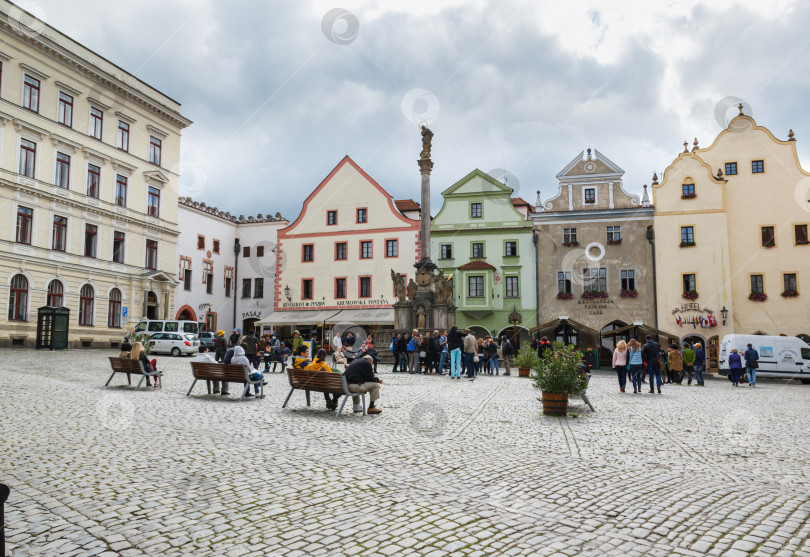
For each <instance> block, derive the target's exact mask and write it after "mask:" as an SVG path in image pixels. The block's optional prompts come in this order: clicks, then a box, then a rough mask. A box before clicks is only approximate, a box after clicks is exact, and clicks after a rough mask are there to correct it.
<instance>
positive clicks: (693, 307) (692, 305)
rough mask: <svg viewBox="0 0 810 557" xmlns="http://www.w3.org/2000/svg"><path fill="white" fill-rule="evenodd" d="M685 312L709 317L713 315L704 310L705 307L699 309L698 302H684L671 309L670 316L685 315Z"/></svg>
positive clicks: (710, 311) (711, 312)
mask: <svg viewBox="0 0 810 557" xmlns="http://www.w3.org/2000/svg"><path fill="white" fill-rule="evenodd" d="M687 312H695V313H708V314H709V315H713V314H714V312H713V311H712V310H710V309H706V308H705V307H704V308H702V307H700V304H699V303H698V302H686V303H683V304H681V305H680V306H678V307H676V308H675V309H673V310H672V315H675V314H676V313H687Z"/></svg>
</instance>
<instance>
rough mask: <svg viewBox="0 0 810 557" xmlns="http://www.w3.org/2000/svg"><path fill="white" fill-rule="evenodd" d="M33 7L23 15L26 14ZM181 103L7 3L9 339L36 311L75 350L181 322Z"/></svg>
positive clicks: (4, 272) (0, 66)
mask: <svg viewBox="0 0 810 557" xmlns="http://www.w3.org/2000/svg"><path fill="white" fill-rule="evenodd" d="M23 16H24V17H23ZM190 123H191V122H190V120H188V119H186V118H185V117H183V116H182V115H181V114H180V104H179V103H178V102H177V101H174V100H173V99H171V98H169V97H167V96H166V95H164V94H163V93H161V92H159V91H157V90H156V89H154V88H153V87H150V86H149V85H147V84H145V83H143V82H142V81H140V80H139V79H137V78H136V77H135V76H133V75H131V74H129V73H127V72H126V71H125V70H123V69H121V68H119V67H118V66H116V65H114V64H113V63H111V62H109V61H108V60H106V59H104V58H103V57H101V56H99V55H98V54H96V53H94V52H93V51H91V50H89V49H87V48H85V47H84V46H82V45H80V44H79V43H77V42H75V41H73V40H72V39H70V38H69V37H67V36H65V35H63V34H62V33H60V32H59V31H57V30H55V29H53V28H52V27H50V26H48V25H47V24H45V23H44V22H41V21H39V20H37V19H36V18H34V17H33V16H30V15H29V14H24V13H23V12H21V10H20V9H19V8H18V7H16V6H14V5H13V4H11V3H9V2H7V1H5V0H0V346H7V345H15V346H33V344H34V340H35V338H36V330H35V329H36V321H37V309H38V308H40V307H43V306H46V305H47V306H63V307H66V308H68V309H69V310H70V321H69V340H70V346H74V347H76V346H85V347H89V346H93V347H110V346H111V345H116V346H117V343H119V342H120V340H121V338H122V336H123V334H124V332H125V331H126V329H127V327H128V324H129V323H131V322H132V321H137V320H138V319H140V318H141V317H146V316H149V317H153V318H163V317H174V314H173V304H174V301H173V298H174V286H175V285H176V284H177V280H176V278H175V277H176V273H177V271H176V268H177V263H176V262H177V248H176V244H177V235H178V230H177V184H178V166H179V156H180V132H181V130H182V129H183V128H185V127H186V126H188V125H189V124H190Z"/></svg>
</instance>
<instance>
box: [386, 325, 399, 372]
mask: <svg viewBox="0 0 810 557" xmlns="http://www.w3.org/2000/svg"><path fill="white" fill-rule="evenodd" d="M397 343H399V333H394V336H393V338H392V339H391V346H389V347H388V349H389V350H390V351H391V355H392V356H393V357H394V367H393V369H391V373H396V372H397V369H398V368H399V354H398V353H397Z"/></svg>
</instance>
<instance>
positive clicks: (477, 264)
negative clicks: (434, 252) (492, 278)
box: [458, 259, 495, 271]
mask: <svg viewBox="0 0 810 557" xmlns="http://www.w3.org/2000/svg"><path fill="white" fill-rule="evenodd" d="M490 269H491V270H493V271H494V270H495V267H493V266H492V265H490V264H489V263H487V262H486V261H481V260H480V259H473V260H472V261H470V262H469V263H465V264H464V265H462V266H461V267H459V268H458V270H459V271H470V270H490Z"/></svg>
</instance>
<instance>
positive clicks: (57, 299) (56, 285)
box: [46, 279, 65, 308]
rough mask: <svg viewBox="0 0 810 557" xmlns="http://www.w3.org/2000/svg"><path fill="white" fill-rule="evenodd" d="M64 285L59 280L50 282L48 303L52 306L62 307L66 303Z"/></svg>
mask: <svg viewBox="0 0 810 557" xmlns="http://www.w3.org/2000/svg"><path fill="white" fill-rule="evenodd" d="M64 292H65V290H64V287H63V286H62V283H61V282H60V281H58V280H55V279H54V280H52V281H51V282H50V283H49V284H48V300H47V302H46V305H48V306H50V307H52V308H60V307H62V305H63V304H64V299H65V297H64Z"/></svg>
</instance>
